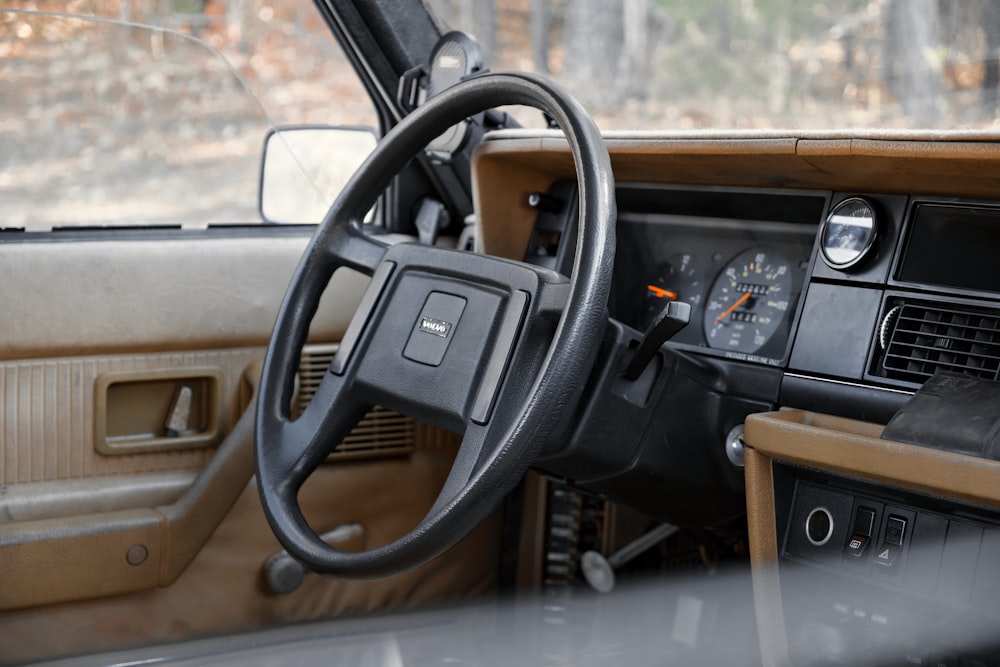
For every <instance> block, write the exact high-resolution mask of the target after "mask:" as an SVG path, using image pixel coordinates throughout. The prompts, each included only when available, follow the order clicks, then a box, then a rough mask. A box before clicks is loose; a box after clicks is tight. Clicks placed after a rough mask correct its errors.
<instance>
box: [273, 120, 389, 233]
mask: <svg viewBox="0 0 1000 667" xmlns="http://www.w3.org/2000/svg"><path fill="white" fill-rule="evenodd" d="M376 142H377V139H376V136H375V131H374V130H372V129H371V128H367V127H346V126H330V125H325V126H324V125H302V126H298V125H293V126H286V127H278V128H273V129H272V130H271V131H270V132H268V134H267V137H266V138H265V139H264V154H263V156H262V157H261V166H260V188H259V191H258V208H259V210H260V216H261V218H262V219H263V220H264V222H269V223H319V222H322V220H323V216H324V215H326V212H327V211H328V210H329V209H330V205H331V204H333V201H334V200H335V199H336V198H337V195H338V194H340V191H341V190H342V189H343V187H344V186H345V185H346V184H347V181H348V180H349V179H350V178H351V176H352V175H353V174H354V172H355V171H356V170H357V168H358V167H359V166H360V165H361V163H362V162H363V161H364V159H365V158H366V157H368V154H369V153H370V152H371V151H372V149H373V148H375V144H376Z"/></svg>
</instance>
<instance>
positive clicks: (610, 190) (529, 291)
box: [255, 73, 616, 578]
mask: <svg viewBox="0 0 1000 667" xmlns="http://www.w3.org/2000/svg"><path fill="white" fill-rule="evenodd" d="M513 104H520V105H527V106H532V107H536V108H538V109H541V110H543V111H545V112H547V113H548V114H549V115H550V116H552V118H554V119H555V121H556V122H557V123H558V124H559V126H560V127H561V128H562V129H563V131H564V132H565V134H566V137H567V139H568V141H569V145H570V149H571V151H572V154H573V158H574V161H575V163H576V175H577V179H578V182H579V225H578V238H577V244H576V259H575V262H574V265H573V271H572V276H571V277H570V278H569V279H568V280H567V279H566V278H565V277H563V276H561V275H559V274H557V273H554V272H552V271H548V270H545V269H540V268H538V267H534V266H530V265H528V264H524V263H521V262H515V261H510V260H505V259H499V258H495V257H489V256H484V255H478V254H473V253H469V252H461V251H456V250H446V249H441V248H436V247H430V246H425V245H419V244H410V243H406V244H398V245H394V246H391V247H390V246H387V245H385V244H383V243H381V242H379V241H378V240H376V239H375V238H373V237H370V236H366V235H365V234H364V233H363V232H362V223H361V221H362V220H363V218H364V216H365V214H366V212H367V211H368V210H369V209H370V208H371V206H372V205H373V203H374V202H375V200H376V199H377V198H378V196H379V195H380V194H381V193H382V191H383V190H384V189H385V188H386V186H387V185H388V184H389V182H390V180H391V178H392V177H393V176H394V175H395V174H397V173H398V172H399V171H400V170H401V169H402V168H403V166H404V165H405V164H406V163H407V162H408V161H409V160H410V159H411V158H412V157H413V156H414V155H416V154H417V152H418V151H420V150H421V149H422V148H423V147H424V146H425V145H426V144H427V143H428V142H429V141H431V140H432V139H433V138H435V137H437V136H439V135H440V134H442V133H443V132H444V131H445V130H447V129H448V128H449V127H451V126H452V125H454V124H455V123H457V122H460V121H462V120H463V119H465V118H467V117H470V116H472V115H474V114H476V113H479V112H481V111H484V110H486V109H491V108H495V107H498V106H503V105H513ZM522 194H523V193H511V196H521V195H522ZM615 217H616V209H615V202H614V180H613V177H612V173H611V163H610V159H609V157H608V153H607V149H606V148H605V146H604V142H603V140H602V138H601V135H600V133H599V132H598V130H597V127H596V126H595V125H594V123H593V121H592V120H591V119H590V117H589V116H588V114H587V113H586V111H585V110H584V109H583V107H582V106H581V105H580V104H579V103H578V102H576V100H574V99H573V98H572V97H571V96H569V95H568V94H567V93H566V92H564V91H563V90H561V89H560V88H559V87H558V86H557V85H555V84H554V83H552V82H551V81H549V80H547V79H545V78H544V77H539V76H534V75H529V74H521V73H497V74H482V75H478V76H475V77H473V78H470V79H468V80H466V81H464V82H462V83H459V84H457V85H455V86H454V87H452V88H450V89H448V90H447V91H445V92H443V93H441V94H439V95H437V96H435V97H434V98H432V99H430V100H429V101H428V102H427V103H425V104H424V105H422V106H420V107H419V108H417V110H416V111H414V112H413V113H411V114H410V115H408V116H407V117H406V118H405V119H403V120H402V121H401V122H400V123H399V124H398V125H397V126H396V127H395V128H393V130H392V131H391V132H389V133H388V134H387V135H386V136H385V138H384V139H383V140H382V141H381V142H380V143H379V144H378V146H377V147H376V149H375V150H374V152H373V153H372V154H371V155H370V156H369V158H368V159H367V160H366V161H365V163H364V164H363V165H362V166H361V167H360V168H359V170H358V172H357V173H356V174H355V175H354V177H353V178H352V179H351V181H350V182H349V183H348V184H347V186H346V187H345V189H344V191H343V192H342V193H341V195H340V196H339V197H338V199H337V201H336V202H335V203H334V204H333V206H332V207H331V208H330V210H329V212H328V213H327V215H326V217H325V219H324V221H323V223H322V224H321V225H320V226H319V228H318V229H317V230H316V233H315V235H314V236H313V238H312V240H311V242H310V243H309V246H308V248H307V249H306V251H305V254H304V255H303V257H302V260H301V261H300V263H299V266H298V268H297V269H296V272H295V275H294V277H293V278H292V282H291V284H290V286H289V288H288V292H287V293H286V294H285V299H284V302H283V303H282V305H281V309H280V311H279V313H278V317H277V321H276V323H275V326H274V331H273V333H272V335H271V340H270V342H269V344H268V348H267V355H266V357H265V360H264V368H263V374H262V377H261V384H260V393H259V399H258V404H257V422H256V435H255V444H256V447H255V456H256V466H257V482H258V487H259V491H260V497H261V501H262V503H263V506H264V512H265V514H266V515H267V519H268V522H269V523H270V525H271V529H272V530H273V531H274V533H275V535H276V536H277V537H278V539H279V540H280V542H281V543H282V544H283V545H284V547H285V548H286V549H287V550H288V552H289V553H290V554H292V555H293V556H294V557H295V558H297V559H299V560H300V561H302V562H303V563H304V564H305V565H307V566H308V567H309V568H311V569H312V570H314V571H316V572H321V573H326V574H332V575H336V576H341V577H354V578H362V577H378V576H385V575H389V574H393V573H396V572H399V571H402V570H405V569H408V568H411V567H415V566H416V565H419V564H421V563H423V562H425V561H427V560H430V559H431V558H434V557H435V556H438V555H440V554H441V553H443V552H444V551H445V550H447V549H448V548H450V547H451V546H453V545H454V544H455V543H456V542H458V540H459V539H461V538H462V537H463V536H465V535H466V534H467V533H468V532H470V531H471V530H472V529H473V528H475V526H476V525H477V524H479V523H480V522H481V521H482V520H483V519H485V518H486V517H487V516H488V515H489V514H490V512H492V511H493V509H495V508H496V507H497V505H498V504H499V503H500V502H501V500H502V499H503V498H504V496H506V495H507V494H508V493H509V492H510V491H511V490H512V489H513V488H514V487H515V486H516V485H517V483H518V481H519V480H520V479H521V477H522V475H523V474H524V472H525V471H526V470H527V468H528V466H529V465H530V464H531V463H532V461H533V460H534V458H535V457H536V456H537V454H538V452H539V450H540V448H541V446H542V444H543V443H544V442H545V441H546V439H547V438H550V437H552V435H553V434H554V433H555V432H556V430H557V428H558V427H559V426H560V420H561V418H563V417H564V412H565V411H566V410H568V409H570V408H571V407H572V403H573V401H574V400H575V398H576V397H578V395H579V392H580V390H581V388H582V386H583V384H584V382H585V381H586V379H587V374H588V372H589V370H590V368H591V366H592V364H593V359H594V357H595V355H596V352H597V348H598V346H599V344H600V342H601V337H602V332H603V329H604V325H605V323H606V322H607V302H608V292H609V286H610V283H611V270H612V263H613V260H614V255H615V235H614V228H615ZM339 267H349V268H351V269H355V270H358V271H362V272H364V273H366V274H368V275H371V276H372V279H371V282H370V283H369V286H368V289H367V291H366V292H365V294H364V296H363V297H362V300H361V304H360V306H359V308H358V310H357V312H356V313H355V315H354V319H353V320H352V321H351V323H350V325H349V327H348V329H347V331H346V333H345V335H344V338H343V340H342V341H341V344H340V347H339V349H338V351H337V354H336V356H335V358H334V360H333V363H332V364H331V366H330V369H329V371H328V372H327V373H326V374H325V376H324V378H323V380H322V382H321V384H320V386H319V388H318V390H317V392H316V394H315V396H314V398H313V399H312V402H311V403H310V404H309V406H308V408H306V410H305V412H304V413H303V414H302V415H301V416H300V417H299V418H298V419H296V420H294V421H293V420H292V419H291V417H290V414H289V404H290V401H291V396H292V392H293V385H294V378H295V373H296V370H297V366H298V363H299V356H300V354H301V349H302V346H303V344H304V343H305V340H306V335H307V333H308V328H309V323H310V320H311V319H312V316H313V314H314V313H315V311H316V308H317V306H318V304H319V300H320V296H321V295H322V293H323V289H324V288H325V287H326V285H327V283H328V282H329V280H330V277H331V276H332V275H333V272H334V271H335V270H336V269H337V268H339ZM373 405H382V406H385V407H387V408H391V409H394V410H397V411H399V412H402V413H403V414H408V415H411V416H413V417H415V418H417V419H421V420H423V421H426V422H429V423H431V424H434V425H437V426H440V427H442V428H446V429H448V430H451V431H454V432H457V433H462V434H463V436H462V442H461V446H460V448H459V451H458V455H457V457H456V460H455V463H454V465H453V467H452V470H451V472H450V474H449V476H448V478H447V480H446V481H445V484H444V487H443V488H442V490H441V492H440V495H439V496H438V498H437V501H436V502H435V503H434V506H433V507H432V508H431V510H430V511H429V512H428V514H427V515H426V516H425V517H424V518H423V519H422V520H421V521H420V523H419V524H418V525H417V526H416V527H414V529H413V530H412V531H411V532H409V533H408V534H406V535H405V536H403V537H401V538H400V539H398V540H396V541H395V542H392V543H391V544H387V545H385V546H382V547H378V548H375V549H371V550H369V551H362V552H344V551H339V550H337V549H334V548H333V547H331V546H329V545H328V544H326V543H325V542H323V541H322V540H321V539H320V538H319V536H318V535H317V534H316V532H315V531H314V530H313V529H312V528H311V527H310V526H309V525H308V523H307V522H306V520H305V518H304V517H303V515H302V511H301V509H300V507H299V505H298V500H297V494H298V491H299V488H300V487H301V486H302V483H303V482H304V481H305V480H306V478H307V477H308V476H309V475H310V474H311V473H312V471H313V470H315V469H316V467H317V466H318V465H319V464H320V463H321V462H322V461H323V460H324V459H325V458H326V457H327V455H328V454H329V453H330V452H331V451H332V450H333V449H334V448H335V447H336V445H337V444H338V443H339V442H340V441H341V440H342V439H343V438H344V436H346V435H347V434H348V433H349V432H350V430H351V429H352V428H353V427H354V426H355V425H356V424H357V423H358V421H359V420H360V419H361V417H362V416H363V415H364V414H365V413H366V412H367V411H368V410H369V409H370V407H371V406H373Z"/></svg>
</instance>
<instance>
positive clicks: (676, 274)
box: [643, 252, 705, 326]
mask: <svg viewBox="0 0 1000 667" xmlns="http://www.w3.org/2000/svg"><path fill="white" fill-rule="evenodd" d="M704 291H705V286H704V279H703V274H702V270H701V266H700V265H699V264H698V260H697V258H696V257H695V256H694V255H692V254H691V253H689V252H679V253H676V254H673V255H671V256H670V257H668V258H667V260H666V261H665V262H663V263H661V264H660V265H659V266H657V269H656V274H655V275H653V276H651V277H650V279H649V282H648V283H647V285H646V301H645V313H644V314H643V325H644V326H649V323H650V322H651V321H652V320H653V318H654V317H656V316H657V315H658V314H659V313H660V311H661V310H663V306H664V305H665V302H664V299H667V300H669V301H684V302H685V303H689V304H691V306H692V307H694V306H697V305H698V304H700V303H701V299H702V296H703V294H704Z"/></svg>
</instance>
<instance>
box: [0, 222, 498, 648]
mask: <svg viewBox="0 0 1000 667" xmlns="http://www.w3.org/2000/svg"><path fill="white" fill-rule="evenodd" d="M306 240H307V239H306V237H305V236H279V237H270V238H268V237H256V238H255V237H233V238H224V239H222V238H219V239H215V238H207V239H206V238H187V239H174V240H169V241H162V240H161V241H155V242H154V241H134V240H108V241H93V242H90V241H87V242H76V241H73V242H64V243H45V242H37V243H36V242H32V241H28V242H16V243H10V244H0V281H2V282H0V284H3V285H4V286H5V287H4V289H3V290H0V310H2V312H4V313H5V317H4V318H2V319H0V488H2V492H0V582H2V583H0V663H6V662H9V661H23V660H35V659H41V658H46V657H55V656H60V655H66V654H71V653H78V652H88V651H96V650H107V649H113V648H121V647H126V646H130V645H139V644H144V643H149V642H153V641H172V640H179V639H184V638H189V637H191V636H193V635H195V634H198V635H203V634H213V633H222V632H233V631H239V630H251V629H253V628H256V627H260V626H262V625H267V624H273V623H286V622H294V621H300V620H306V619H314V618H329V617H331V616H336V615H338V614H344V613H351V614H357V613H365V612H368V611H372V610H380V609H398V608H405V607H412V606H417V605H422V604H430V603H440V602H443V601H448V600H457V599H463V598H467V597H470V596H474V595H481V594H484V593H487V592H489V591H491V590H493V588H494V587H495V586H496V581H497V570H498V566H499V534H500V526H499V521H498V520H497V519H495V518H494V519H492V520H490V521H489V522H488V523H487V524H486V525H484V526H483V527H482V528H480V529H479V530H478V531H476V532H475V533H474V534H473V536H471V537H470V539H468V540H466V541H465V542H463V543H462V544H460V545H459V546H458V547H456V548H455V549H453V550H452V551H450V552H449V553H448V554H446V555H444V556H442V557H441V558H439V559H436V560H435V561H434V562H432V563H431V564H428V565H427V566H425V567H423V568H421V569H418V570H415V571H413V572H410V573H407V574H405V575H400V576H398V577H393V578H390V579H386V580H381V581H377V582H367V581H362V582H341V581H334V580H328V579H323V578H319V577H316V576H315V575H311V574H307V575H306V578H305V581H304V583H303V584H302V585H301V586H299V587H298V589H296V590H295V591H293V592H291V593H288V594H285V595H279V594H276V593H274V592H273V591H271V590H270V588H269V587H268V586H267V584H266V582H265V576H264V564H265V562H266V561H267V559H268V557H269V556H271V555H273V554H275V553H277V552H279V551H280V545H279V544H278V543H277V542H276V540H275V539H274V537H273V536H272V535H271V533H270V530H269V528H268V527H267V524H266V521H265V520H264V517H263V513H262V511H261V509H260V505H259V502H258V500H257V494H256V489H255V488H254V485H253V483H252V481H251V478H252V473H253V467H252V423H253V419H252V417H253V411H252V400H251V397H252V385H253V383H254V382H255V381H256V378H257V374H258V373H259V361H260V359H262V357H263V355H264V344H265V343H266V341H267V338H268V336H269V335H270V329H271V326H272V324H273V320H274V315H275V313H276V312H277V309H278V305H279V303H280V300H281V298H282V297H283V294H284V290H285V287H286V286H287V284H288V281H289V278H290V276H291V273H292V271H293V270H294V268H295V266H296V264H297V262H298V259H299V254H300V253H301V252H302V249H303V248H304V246H305V243H306ZM387 240H390V241H397V240H403V238H402V237H393V238H391V239H387ZM366 282H367V278H366V277H364V276H360V275H358V274H354V273H351V272H346V271H341V272H338V273H337V275H335V276H334V280H333V281H332V282H331V285H330V287H329V288H328V290H327V293H326V295H325V296H324V299H323V302H322V303H321V305H320V309H319V313H318V315H317V317H316V318H315V320H314V322H313V328H312V330H311V332H310V340H311V341H313V342H314V343H318V344H311V345H310V346H308V347H307V350H306V351H305V353H304V355H303V360H302V367H301V368H300V374H299V383H298V388H299V390H300V391H299V396H298V401H297V404H296V406H294V408H293V409H296V410H299V409H301V407H302V405H303V404H304V403H305V402H306V401H308V399H309V396H310V395H311V392H312V391H314V390H315V387H316V385H317V384H318V382H319V380H320V379H321V378H322V375H323V373H325V372H326V366H327V365H328V363H329V357H330V356H331V355H332V353H333V351H334V350H335V349H336V346H335V343H336V341H337V340H339V337H340V336H341V334H342V332H343V330H344V329H345V328H346V326H347V323H348V322H349V321H350V318H351V316H352V315H353V312H354V309H355V307H356V304H357V302H358V300H359V298H360V295H361V293H362V292H363V290H364V287H365V284H366ZM182 390H184V392H186V393H187V395H186V397H184V398H183V399H182V400H181V402H184V401H187V402H188V403H189V408H190V409H189V410H188V417H187V421H186V422H185V421H184V420H183V419H180V420H178V421H176V422H170V420H169V419H168V414H167V413H170V414H171V415H173V413H174V409H175V408H176V407H177V403H178V401H177V399H176V397H178V396H179V395H180V394H181V393H182ZM177 409H178V411H179V412H184V410H183V409H181V408H177ZM241 415H242V416H243V417H242V418H241ZM178 424H181V425H182V426H177V425H178ZM171 431H173V432H171ZM456 447H457V438H456V437H455V436H452V435H450V434H446V433H443V432H441V431H439V430H437V429H433V428H430V427H427V426H424V425H419V424H415V423H414V422H413V421H412V420H409V419H407V418H403V417H402V416H400V415H397V414H395V413H392V412H391V411H388V410H383V409H381V408H376V409H375V410H373V411H372V412H371V413H370V414H369V415H368V416H367V417H366V419H365V420H363V422H362V423H361V424H360V425H359V429H356V432H355V433H353V434H352V435H351V436H350V437H349V438H348V439H347V440H346V441H345V443H344V448H343V449H344V450H343V452H339V451H338V453H337V454H336V455H335V456H334V457H333V459H332V462H331V464H330V465H329V466H322V467H321V469H320V471H319V472H318V473H317V475H315V476H314V477H315V480H310V482H309V484H307V486H306V488H305V489H303V491H302V499H303V507H304V509H305V510H306V511H307V513H308V515H309V518H310V521H311V522H312V523H313V525H314V526H315V527H316V529H317V530H318V531H320V532H324V531H329V530H331V529H333V528H335V527H337V526H340V525H345V524H352V525H355V524H356V525H358V526H360V529H359V531H358V535H356V536H355V537H354V538H352V539H351V540H350V541H349V542H347V543H345V544H344V545H342V547H343V548H348V549H354V548H371V547H373V546H376V545H379V544H383V543H386V542H388V541H390V540H391V539H394V538H395V537H397V536H398V535H400V534H402V533H404V532H405V531H407V530H409V529H411V528H412V527H413V526H414V525H416V523H417V522H418V521H419V519H420V518H421V517H422V516H423V514H424V513H425V512H426V511H427V509H428V508H429V507H430V505H431V503H432V502H433V499H434V497H435V496H436V493H437V492H438V490H439V489H440V487H441V485H442V483H443V481H444V479H445V477H446V476H447V474H448V471H449V469H450V465H451V462H452V461H453V459H454V455H455V451H456Z"/></svg>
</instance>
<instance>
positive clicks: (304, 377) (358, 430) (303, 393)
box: [292, 345, 416, 459]
mask: <svg viewBox="0 0 1000 667" xmlns="http://www.w3.org/2000/svg"><path fill="white" fill-rule="evenodd" d="M336 352H337V346H336V345H307V346H306V347H305V348H303V350H302V359H301V361H300V362H299V387H298V393H297V394H296V396H295V401H294V403H293V405H292V416H293V417H298V416H299V415H301V414H302V412H303V411H304V410H305V409H306V406H307V405H309V402H310V401H311V400H312V398H313V396H315V394H316V390H317V389H318V388H319V383H320V382H321V381H322V380H323V375H324V374H326V372H327V369H328V368H329V367H330V362H331V361H333V355H334V354H336ZM415 438H416V425H415V423H414V421H413V420H412V419H410V418H409V417H404V416H403V415H401V414H399V413H398V412H393V411H392V410H387V409H386V408H383V407H380V406H376V407H374V408H372V409H371V411H369V412H368V414H366V415H365V416H364V418H363V419H362V420H361V421H360V422H359V423H358V425H357V426H355V427H354V430H353V431H351V433H350V434H349V435H348V436H347V437H346V438H344V441H343V442H341V443H340V446H339V447H337V451H335V452H334V453H333V454H332V455H331V458H334V459H359V458H374V457H383V456H400V455H403V454H409V453H410V452H412V451H413V446H414V441H415Z"/></svg>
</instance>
